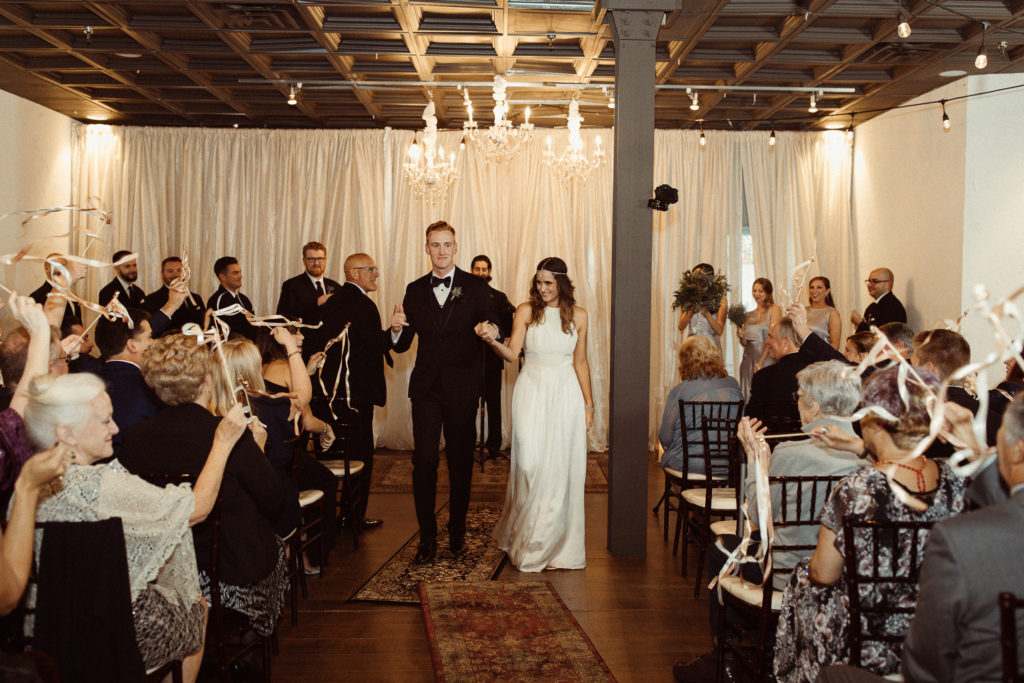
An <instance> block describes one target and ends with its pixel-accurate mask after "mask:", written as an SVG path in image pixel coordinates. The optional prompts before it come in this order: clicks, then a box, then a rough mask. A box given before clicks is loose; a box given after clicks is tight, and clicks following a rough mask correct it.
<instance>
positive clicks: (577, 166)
mask: <svg viewBox="0 0 1024 683" xmlns="http://www.w3.org/2000/svg"><path fill="white" fill-rule="evenodd" d="M568 119H569V123H568V127H569V144H568V145H566V146H565V149H564V150H562V153H561V154H558V155H556V154H555V153H554V151H553V150H552V149H551V138H550V137H548V139H547V148H546V149H545V150H544V163H545V164H547V165H548V166H549V167H550V168H552V169H554V170H555V171H557V172H558V173H559V175H560V176H561V178H562V182H563V183H568V182H579V183H581V184H582V183H585V182H587V181H588V180H589V179H590V176H591V175H592V174H593V173H594V171H596V170H597V169H598V168H599V167H600V166H601V164H603V163H604V162H605V151H604V149H603V148H602V147H601V136H600V135H598V136H597V137H596V138H595V139H594V152H593V154H591V155H590V156H589V157H588V156H587V153H586V151H585V150H584V148H583V138H582V137H581V136H580V125H581V124H582V123H583V117H582V116H580V103H579V102H578V101H577V100H575V99H573V100H572V101H570V102H569V116H568Z"/></svg>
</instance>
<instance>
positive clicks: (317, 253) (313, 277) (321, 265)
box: [277, 242, 341, 325]
mask: <svg viewBox="0 0 1024 683" xmlns="http://www.w3.org/2000/svg"><path fill="white" fill-rule="evenodd" d="M302 267H303V268H304V269H305V271H306V272H304V273H301V274H300V275H296V276H295V277H293V278H289V279H287V280H285V281H284V282H283V283H282V284H281V296H280V297H279V298H278V300H277V312H278V314H279V315H285V316H288V317H289V318H291V319H292V320H295V319H297V318H301V319H302V322H304V323H307V324H310V325H316V324H317V323H318V322H320V321H321V320H322V318H321V314H320V307H321V306H323V305H324V303H325V302H326V301H327V299H328V298H329V297H330V296H331V294H334V293H335V292H336V291H338V289H340V288H341V285H339V284H338V283H337V282H335V281H334V280H331V279H330V278H326V277H324V269H325V268H326V267H327V247H325V246H324V245H322V244H321V243H319V242H310V243H308V244H306V245H305V246H303V247H302Z"/></svg>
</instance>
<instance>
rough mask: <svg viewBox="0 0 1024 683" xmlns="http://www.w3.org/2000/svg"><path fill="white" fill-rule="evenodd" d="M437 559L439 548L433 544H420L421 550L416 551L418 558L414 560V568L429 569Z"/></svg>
mask: <svg viewBox="0 0 1024 683" xmlns="http://www.w3.org/2000/svg"><path fill="white" fill-rule="evenodd" d="M436 557H437V546H436V545H434V544H433V543H431V544H429V545H428V544H426V543H420V547H419V549H418V550H417V551H416V557H414V558H413V560H412V566H414V567H428V566H430V565H432V564H434V559H435V558H436Z"/></svg>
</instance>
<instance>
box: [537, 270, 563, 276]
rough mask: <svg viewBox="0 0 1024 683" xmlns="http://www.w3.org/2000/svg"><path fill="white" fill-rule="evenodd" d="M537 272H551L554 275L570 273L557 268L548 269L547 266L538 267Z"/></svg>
mask: <svg viewBox="0 0 1024 683" xmlns="http://www.w3.org/2000/svg"><path fill="white" fill-rule="evenodd" d="M537 272H538V273H540V272H544V273H551V274H552V275H568V274H569V273H563V272H560V271H557V270H548V269H547V268H538V269H537Z"/></svg>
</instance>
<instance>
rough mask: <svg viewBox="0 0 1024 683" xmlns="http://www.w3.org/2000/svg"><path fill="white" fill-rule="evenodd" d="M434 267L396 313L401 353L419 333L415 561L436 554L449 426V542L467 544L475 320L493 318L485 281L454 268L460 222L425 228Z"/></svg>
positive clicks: (457, 546) (413, 381)
mask: <svg viewBox="0 0 1024 683" xmlns="http://www.w3.org/2000/svg"><path fill="white" fill-rule="evenodd" d="M426 252H427V254H428V255H429V256H430V263H431V265H432V266H433V268H432V270H431V272H430V273H428V274H427V275H424V276H423V277H421V278H420V279H418V280H415V281H414V282H411V283H410V284H409V286H408V287H406V290H405V299H404V300H403V302H402V305H401V306H396V307H395V312H394V315H393V316H392V318H391V334H392V341H393V343H394V350H395V351H396V352H397V353H401V352H403V351H405V350H407V349H408V348H409V346H410V345H411V344H412V339H413V336H414V335H419V348H418V350H417V352H416V366H415V367H414V368H413V371H412V376H411V377H410V378H409V398H410V399H411V400H412V431H413V456H412V463H413V472H412V483H413V497H414V499H415V501H416V519H417V521H418V522H419V526H420V546H419V550H418V551H417V553H416V559H415V560H414V562H413V564H414V565H416V566H425V565H428V564H431V563H432V562H433V561H434V559H435V557H436V555H437V521H436V520H435V518H434V501H435V497H436V489H437V465H438V447H439V444H440V438H441V431H442V429H443V430H444V440H445V444H446V450H445V453H446V457H447V460H448V480H449V484H450V491H451V493H450V496H449V504H450V507H449V521H448V540H449V546H450V549H451V552H452V555H453V556H458V555H461V554H462V553H463V552H464V551H465V549H466V510H467V509H468V508H469V490H470V486H471V484H472V478H473V444H474V441H475V439H476V429H475V427H474V424H473V418H474V416H475V415H476V407H477V399H478V397H479V396H480V389H481V386H480V385H481V372H480V352H479V351H480V350H479V346H478V337H477V335H476V333H475V332H474V327H475V326H476V325H477V323H480V322H484V321H490V320H495V319H496V317H495V315H494V313H493V311H491V301H490V297H489V296H488V292H487V288H486V286H485V283H484V281H483V280H481V279H480V278H477V277H473V276H472V275H470V274H469V273H467V272H465V271H463V270H460V269H458V268H456V267H455V254H457V253H458V244H457V243H456V242H455V228H453V227H452V226H451V225H449V224H448V223H446V222H445V221H438V222H436V223H432V224H431V225H430V226H429V227H428V228H427V244H426Z"/></svg>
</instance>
